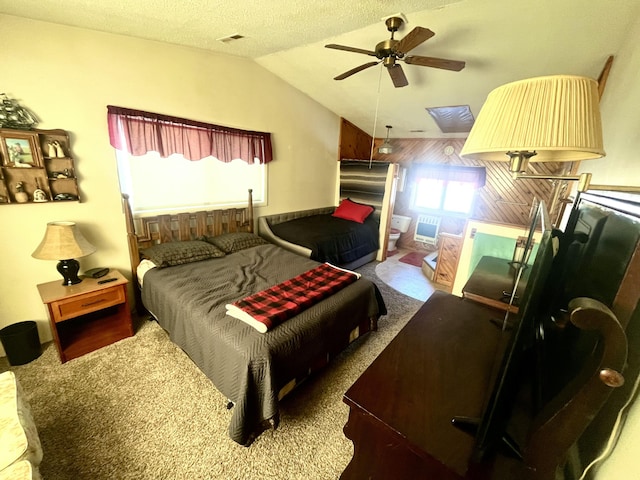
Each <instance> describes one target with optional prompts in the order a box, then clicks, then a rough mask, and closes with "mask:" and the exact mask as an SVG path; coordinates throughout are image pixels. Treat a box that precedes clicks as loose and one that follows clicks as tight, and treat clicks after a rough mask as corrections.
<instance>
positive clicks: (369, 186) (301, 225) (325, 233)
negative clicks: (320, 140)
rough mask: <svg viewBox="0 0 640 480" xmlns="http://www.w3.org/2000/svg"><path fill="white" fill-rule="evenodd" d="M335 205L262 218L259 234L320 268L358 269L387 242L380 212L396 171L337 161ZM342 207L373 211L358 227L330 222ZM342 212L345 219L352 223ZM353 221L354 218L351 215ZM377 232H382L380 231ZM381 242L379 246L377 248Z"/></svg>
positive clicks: (355, 223) (360, 162) (390, 167)
mask: <svg viewBox="0 0 640 480" xmlns="http://www.w3.org/2000/svg"><path fill="white" fill-rule="evenodd" d="M339 163H340V167H339V169H340V189H339V198H340V204H339V205H338V207H335V206H329V207H321V208H316V209H310V210H299V211H294V212H287V213H280V214H277V215H268V216H262V217H260V218H259V219H258V232H259V234H260V235H261V236H262V237H264V238H265V239H267V240H268V241H269V242H271V243H274V244H276V245H279V246H281V247H282V248H285V249H287V250H290V251H292V252H294V253H297V254H298V255H303V256H305V257H307V258H311V259H313V260H316V261H320V262H327V261H328V262H332V263H335V264H338V265H341V266H343V267H345V268H351V269H353V268H358V267H359V266H362V265H364V264H366V263H369V262H371V261H373V260H375V259H376V257H377V255H378V250H379V249H380V247H381V244H382V243H383V242H385V241H386V240H385V239H386V234H385V227H386V225H384V220H383V228H382V229H381V228H380V226H381V225H380V223H381V222H380V219H381V217H382V218H384V217H383V215H382V212H383V210H384V209H385V208H388V207H387V206H388V205H389V204H390V203H389V202H390V201H389V200H388V199H387V200H385V198H386V196H389V195H388V193H389V192H388V186H389V185H390V184H391V182H392V180H393V178H394V177H395V171H396V167H397V165H396V166H394V165H393V164H390V163H389V162H380V161H374V162H371V161H369V160H357V159H346V158H343V159H341V160H340V162H339ZM345 201H350V202H354V203H355V204H356V206H360V205H363V206H364V207H372V208H373V211H371V213H370V215H368V216H366V218H365V219H360V220H362V221H349V220H345V219H342V218H334V217H332V214H333V213H334V212H335V211H336V209H340V208H341V207H342V206H343V203H344V202H345ZM351 213H353V212H351V211H349V212H347V215H346V216H347V218H350V217H351V215H350V214H351ZM355 217H356V218H357V217H358V215H357V214H356V215H355ZM380 230H382V232H381V231H380ZM381 242H382V243H381Z"/></svg>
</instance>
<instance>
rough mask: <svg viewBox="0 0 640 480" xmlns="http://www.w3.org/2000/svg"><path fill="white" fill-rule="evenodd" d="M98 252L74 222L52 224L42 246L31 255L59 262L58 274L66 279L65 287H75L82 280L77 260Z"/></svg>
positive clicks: (45, 234) (46, 232)
mask: <svg viewBox="0 0 640 480" xmlns="http://www.w3.org/2000/svg"><path fill="white" fill-rule="evenodd" d="M95 251H96V247H94V246H93V245H91V243H89V241H88V240H87V239H86V238H84V236H83V235H82V232H81V231H80V229H78V226H77V225H76V224H75V223H74V222H50V223H47V229H46V231H45V233H44V238H43V239H42V241H41V242H40V245H38V247H37V248H36V249H35V251H34V252H33V253H32V254H31V256H32V257H33V258H37V259H40V260H59V263H58V265H57V268H58V272H60V274H61V275H62V278H63V279H64V281H63V283H62V284H63V285H66V286H68V285H75V284H76V283H80V282H81V281H82V279H80V278H79V277H78V271H79V269H80V264H79V263H78V261H77V260H76V258H80V257H86V256H87V255H91V254H92V253H93V252H95Z"/></svg>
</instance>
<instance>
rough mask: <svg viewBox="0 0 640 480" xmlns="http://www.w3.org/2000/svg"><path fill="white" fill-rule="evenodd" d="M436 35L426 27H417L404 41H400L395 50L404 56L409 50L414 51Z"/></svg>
mask: <svg viewBox="0 0 640 480" xmlns="http://www.w3.org/2000/svg"><path fill="white" fill-rule="evenodd" d="M434 35H435V33H433V32H432V31H431V30H429V29H428V28H424V27H415V28H414V29H413V30H411V31H410V32H409V33H407V34H406V35H405V36H404V38H403V39H402V40H400V41H399V42H398V43H397V44H396V47H395V48H394V50H395V51H396V52H398V53H400V54H402V55H404V54H405V53H407V52H408V51H409V50H413V49H414V48H416V47H417V46H418V45H420V44H421V43H422V42H425V41H427V40H429V39H430V38H431V37H433V36H434Z"/></svg>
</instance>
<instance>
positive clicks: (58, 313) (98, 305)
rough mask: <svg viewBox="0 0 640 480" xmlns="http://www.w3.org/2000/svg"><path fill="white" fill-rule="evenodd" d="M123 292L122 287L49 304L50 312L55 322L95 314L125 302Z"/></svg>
mask: <svg viewBox="0 0 640 480" xmlns="http://www.w3.org/2000/svg"><path fill="white" fill-rule="evenodd" d="M125 299H126V297H125V291H124V287H123V286H122V285H118V286H115V287H113V288H108V289H104V290H100V291H97V292H90V293H86V294H84V295H78V296H75V297H72V298H70V299H67V300H61V301H58V302H55V303H52V304H51V311H52V313H53V319H54V321H55V322H62V321H63V320H67V319H69V318H74V317H78V316H80V315H85V314H87V313H91V312H96V311H98V310H102V309H104V308H107V307H111V306H114V305H119V304H121V303H124V302H125Z"/></svg>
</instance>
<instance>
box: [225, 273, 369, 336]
mask: <svg viewBox="0 0 640 480" xmlns="http://www.w3.org/2000/svg"><path fill="white" fill-rule="evenodd" d="M358 278H360V275H359V274H357V273H354V272H350V271H348V270H343V269H341V268H338V267H334V266H333V265H331V264H328V263H324V264H322V265H318V266H317V267H315V268H312V269H311V270H308V271H306V272H304V273H301V274H300V275H298V276H297V277H293V278H290V279H289V280H286V281H284V282H282V283H279V284H278V285H274V286H272V287H269V288H267V289H266V290H263V291H261V292H258V293H254V294H253V295H249V296H248V297H245V298H243V299H242V300H238V301H237V302H234V303H232V304H229V305H226V309H227V315H231V316H232V317H235V318H238V319H240V320H242V321H244V322H246V323H248V324H249V325H251V326H252V327H254V328H255V329H256V330H258V331H260V332H262V333H265V332H266V331H267V330H269V329H271V328H273V327H275V326H276V325H279V324H280V323H282V322H284V321H285V320H288V319H289V318H291V317H294V316H295V315H297V314H298V313H300V312H301V311H303V310H305V309H307V308H309V307H310V306H312V305H314V304H316V303H318V302H319V301H320V300H322V299H324V298H326V297H328V296H330V295H333V294H334V293H335V292H337V291H338V290H340V289H342V288H344V287H346V286H347V285H349V284H350V283H353V282H355V281H356V280H357V279H358Z"/></svg>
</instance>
